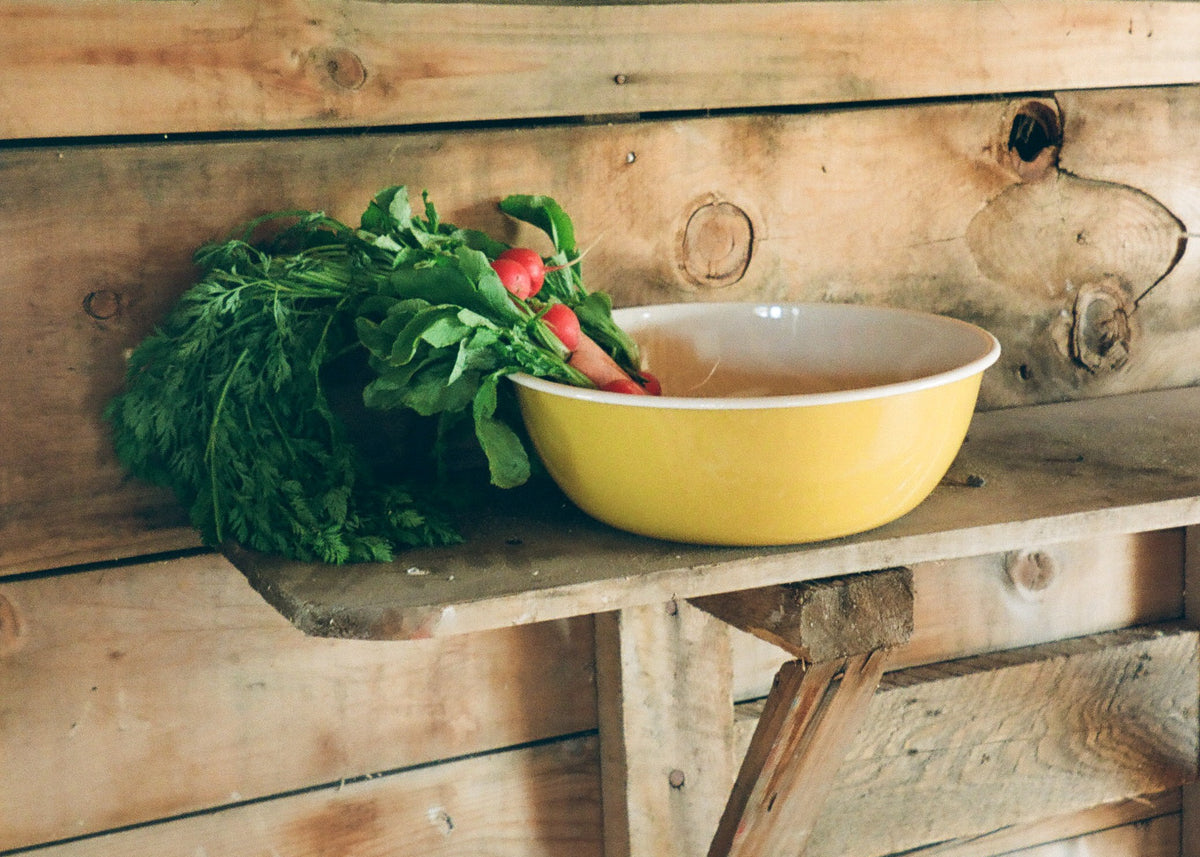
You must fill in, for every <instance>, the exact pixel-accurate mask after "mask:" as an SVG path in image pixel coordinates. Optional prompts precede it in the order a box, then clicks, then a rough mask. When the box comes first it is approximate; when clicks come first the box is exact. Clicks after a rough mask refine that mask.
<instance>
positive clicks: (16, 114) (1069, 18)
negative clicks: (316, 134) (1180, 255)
mask: <svg viewBox="0 0 1200 857" xmlns="http://www.w3.org/2000/svg"><path fill="white" fill-rule="evenodd" d="M1197 41H1200V10H1197V9H1196V8H1195V7H1194V6H1193V5H1192V4H1190V3H1155V4H1147V3H1139V2H1080V0H1074V1H1073V2H1067V3H1055V4H1053V5H1050V4H1045V3H1039V2H1036V0H1007V2H999V0H994V2H992V1H991V0H989V2H977V3H949V2H936V3H923V2H901V3H894V2H882V0H875V2H824V3H799V2H798V3H781V4H772V3H736V4H705V5H699V6H697V5H690V4H677V5H676V4H667V5H657V4H648V5H642V4H638V5H616V6H598V5H588V4H570V5H561V6H560V5H524V4H520V5H516V4H513V5H510V4H495V5H486V4H484V5H481V4H470V3H463V4H438V3H399V4H392V3H371V2H345V3H339V4H337V6H335V7H329V6H328V5H326V4H321V3H317V2H312V1H311V0H288V2H283V3H273V4H271V5H270V6H269V7H264V6H261V5H260V4H257V3H253V2H249V0H222V2H210V3H205V4H202V5H195V4H189V3H182V2H169V3H155V4H153V5H152V6H146V5H145V4H141V3H137V2H130V0H104V2H95V3H89V4H87V5H86V6H84V7H82V8H80V7H79V6H78V5H77V4H72V3H69V2H61V0H60V2H46V0H43V2H36V3H14V4H6V6H5V7H4V8H3V9H2V10H0V58H3V60H0V92H2V93H5V96H4V97H3V98H2V99H0V117H2V118H0V138H8V139H13V138H34V137H68V136H94V135H112V134H164V133H168V134H177V133H182V132H197V131H204V132H212V131H227V130H247V129H255V130H258V129H264V128H272V129H293V128H313V127H322V128H329V127H339V126H340V127H361V126H380V125H389V126H391V125H412V124H419V123H431V122H441V123H444V122H463V121H471V120H489V121H491V120H497V119H524V118H535V117H561V116H586V115H594V114H629V113H646V112H653V111H680V110H709V109H714V108H731V107H737V108H744V107H748V106H769V105H798V104H830V103H845V102H862V101H880V100H887V99H912V98H929V97H936V96H947V95H961V94H965V93H975V94H978V93H996V92H1020V91H1027V90H1033V91H1047V90H1052V89H1085V88H1096V87H1104V86H1137V85H1148V84H1174V83H1191V82H1195V81H1197V80H1200V60H1198V59H1197V56H1196V53H1195V50H1194V46H1195V44H1196V43H1197ZM881 56H886V57H892V56H900V57H903V62H898V63H891V62H889V63H880V62H879V61H878V60H879V57H881ZM51 106H52V109H47V108H48V107H51Z"/></svg>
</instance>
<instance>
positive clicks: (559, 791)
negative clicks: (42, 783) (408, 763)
mask: <svg viewBox="0 0 1200 857" xmlns="http://www.w3.org/2000/svg"><path fill="white" fill-rule="evenodd" d="M598 752H599V749H598V747H597V742H596V739H595V737H594V736H573V737H570V738H567V739H565V740H562V741H554V742H549V743H542V744H537V745H534V746H531V747H519V748H515V749H513V750H508V751H503V752H499V753H489V754H485V755H481V756H469V757H467V758H463V759H456V760H453V761H449V762H447V763H445V764H440V765H428V766H423V767H418V768H413V769H409V770H405V771H400V772H392V773H383V774H379V775H377V776H374V777H368V778H365V779H361V780H357V781H354V782H345V783H338V782H334V783H323V784H322V786H323V787H321V788H316V789H312V790H308V791H304V792H301V793H299V794H292V795H286V796H282V797H280V798H278V799H276V800H268V801H250V802H245V803H238V802H231V803H232V805H231V806H229V807H228V808H226V809H223V810H220V811H217V812H211V813H200V814H196V815H188V816H184V817H182V818H177V819H171V820H167V821H165V822H163V823H160V824H150V825H145V826H138V827H134V828H132V829H126V830H121V831H116V832H112V833H109V834H104V835H101V836H98V837H85V838H83V839H78V840H74V841H68V842H65V843H62V844H57V845H50V846H48V847H46V848H39V849H36V850H34V851H32V852H28V853H30V854H35V855H37V857H112V855H116V854H119V855H121V857H199V855H221V857H262V855H276V854H279V855H287V857H360V855H361V857H383V855H386V857H480V855H487V857H535V855H536V857H558V855H570V857H601V847H602V845H601V830H600V824H601V819H600V795H599V778H598V777H597V775H596V756H597V753H598Z"/></svg>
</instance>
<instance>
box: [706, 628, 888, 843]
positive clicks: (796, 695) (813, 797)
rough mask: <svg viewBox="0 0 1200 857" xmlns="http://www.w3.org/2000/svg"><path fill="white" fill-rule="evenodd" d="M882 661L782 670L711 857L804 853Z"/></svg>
mask: <svg viewBox="0 0 1200 857" xmlns="http://www.w3.org/2000/svg"><path fill="white" fill-rule="evenodd" d="M886 662H887V652H886V650H882V649H880V650H876V651H872V652H867V653H865V654H860V655H853V656H851V657H848V658H844V659H839V660H834V661H825V662H822V663H818V664H805V663H803V662H802V661H792V662H789V663H787V664H784V666H783V667H781V668H780V670H779V675H778V677H777V679H776V684H775V686H774V687H773V688H772V689H771V696H769V697H768V698H767V704H766V707H765V710H764V712H763V717H762V719H761V720H760V721H759V726H758V728H757V729H756V730H755V732H754V737H753V738H752V739H751V741H750V748H749V750H748V751H747V753H746V758H745V761H743V763H742V767H741V769H740V770H739V771H738V776H737V781H736V782H735V783H734V786H733V791H732V793H731V795H730V798H729V802H728V804H726V806H725V811H724V813H723V814H722V816H721V821H720V824H719V825H718V826H717V832H716V835H715V836H714V837H713V840H712V845H711V847H710V849H709V851H708V854H709V857H731V855H739V857H742V856H743V855H744V857H787V855H793V854H804V853H806V851H805V849H806V847H807V844H808V840H809V837H810V836H811V835H812V832H813V829H814V827H815V826H816V823H817V819H818V818H820V815H821V811H822V809H823V808H824V806H825V802H826V797H827V796H828V795H829V794H830V793H831V791H832V787H833V785H834V783H835V778H836V776H837V774H838V771H839V769H840V767H841V764H842V757H843V755H844V753H845V752H846V750H847V749H848V748H849V747H850V746H851V745H852V743H853V739H854V734H855V732H856V731H857V730H858V728H859V725H860V724H861V723H862V722H863V719H864V718H865V717H866V715H867V711H868V707H869V704H870V702H871V698H872V696H873V695H874V693H875V690H876V688H877V687H878V686H879V680H880V677H881V676H882V675H883V670H884V666H885V664H886Z"/></svg>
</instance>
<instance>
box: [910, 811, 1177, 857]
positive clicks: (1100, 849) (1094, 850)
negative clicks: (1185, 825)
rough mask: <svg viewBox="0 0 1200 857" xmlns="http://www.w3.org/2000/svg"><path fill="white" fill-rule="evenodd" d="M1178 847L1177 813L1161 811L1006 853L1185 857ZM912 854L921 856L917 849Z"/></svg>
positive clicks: (1033, 856) (1028, 856)
mask: <svg viewBox="0 0 1200 857" xmlns="http://www.w3.org/2000/svg"><path fill="white" fill-rule="evenodd" d="M1189 853H1190V852H1188V851H1181V850H1180V849H1179V816H1178V815H1165V816H1159V817H1158V818H1152V819H1149V820H1148V821H1144V822H1141V823H1139V824H1130V825H1126V826H1125V827H1115V828H1110V829H1108V830H1099V831H1096V832H1095V833H1088V834H1084V835H1083V836H1077V837H1075V838H1074V839H1068V840H1066V841H1063V842H1051V843H1047V844H1045V845H1039V846H1036V847H1034V848H1029V849H1027V850H1024V851H1017V852H1014V853H1012V854H1009V855H1008V857H1077V855H1079V854H1086V855H1088V857H1186V855H1187V854H1189ZM914 857H921V852H920V851H917V852H916V853H915V855H914Z"/></svg>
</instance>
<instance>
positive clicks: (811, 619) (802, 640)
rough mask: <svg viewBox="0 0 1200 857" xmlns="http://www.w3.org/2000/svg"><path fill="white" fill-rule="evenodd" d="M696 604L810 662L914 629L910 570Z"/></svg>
mask: <svg viewBox="0 0 1200 857" xmlns="http://www.w3.org/2000/svg"><path fill="white" fill-rule="evenodd" d="M691 603H692V604H694V605H695V606H697V607H699V608H700V609H701V610H704V611H705V612H707V613H711V614H712V615H714V616H716V617H717V618H718V619H720V620H722V621H723V622H727V623H729V624H730V625H732V626H733V627H735V628H737V629H739V630H741V631H745V632H747V633H749V634H753V635H754V636H756V637H760V638H761V639H763V640H765V641H767V642H770V643H774V644H775V645H778V646H780V647H782V648H783V649H784V650H785V651H787V652H789V653H791V655H792V656H793V657H796V658H800V659H801V660H804V661H807V662H808V663H816V662H818V661H831V660H836V659H838V658H845V657H847V656H850V655H859V654H864V653H866V652H870V651H872V650H874V649H882V648H890V647H892V646H898V645H900V644H902V643H905V642H908V640H909V638H910V637H911V636H912V630H913V578H912V571H911V570H910V569H907V568H892V569H884V570H882V571H869V572H863V573H860V574H853V575H845V576H842V577H834V578H828V579H825V580H814V581H806V582H804V583H790V584H783V585H782V586H768V587H761V588H758V589H746V590H743V591H741V592H725V593H722V594H720V595H706V596H702V597H700V598H693V599H692V600H691Z"/></svg>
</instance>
